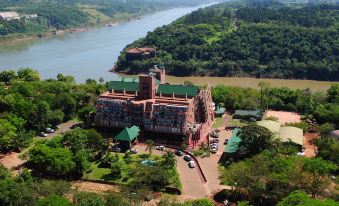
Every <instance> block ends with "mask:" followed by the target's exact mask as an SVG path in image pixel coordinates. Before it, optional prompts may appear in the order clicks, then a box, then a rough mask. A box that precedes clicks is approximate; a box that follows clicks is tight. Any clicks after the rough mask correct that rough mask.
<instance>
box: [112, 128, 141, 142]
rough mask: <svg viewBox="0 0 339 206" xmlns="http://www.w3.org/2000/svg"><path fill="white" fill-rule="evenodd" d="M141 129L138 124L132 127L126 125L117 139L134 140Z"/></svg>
mask: <svg viewBox="0 0 339 206" xmlns="http://www.w3.org/2000/svg"><path fill="white" fill-rule="evenodd" d="M139 132H140V129H139V127H138V126H132V127H131V128H128V127H125V129H123V130H122V131H121V132H120V133H119V134H118V135H117V136H115V139H116V140H119V141H126V142H130V141H133V140H134V139H135V138H137V136H138V135H139Z"/></svg>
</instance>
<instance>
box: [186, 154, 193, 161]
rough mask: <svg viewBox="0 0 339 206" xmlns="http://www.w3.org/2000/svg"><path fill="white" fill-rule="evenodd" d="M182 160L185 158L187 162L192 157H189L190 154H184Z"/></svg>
mask: <svg viewBox="0 0 339 206" xmlns="http://www.w3.org/2000/svg"><path fill="white" fill-rule="evenodd" d="M184 160H186V161H187V162H189V161H191V160H192V158H191V156H189V155H184Z"/></svg>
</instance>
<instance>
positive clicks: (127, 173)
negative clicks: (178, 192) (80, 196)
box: [83, 154, 181, 188]
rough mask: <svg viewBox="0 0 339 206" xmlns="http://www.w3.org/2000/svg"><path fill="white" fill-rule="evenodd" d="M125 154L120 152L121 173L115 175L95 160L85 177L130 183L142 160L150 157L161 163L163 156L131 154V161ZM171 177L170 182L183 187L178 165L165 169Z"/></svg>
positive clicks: (116, 182)
mask: <svg viewBox="0 0 339 206" xmlns="http://www.w3.org/2000/svg"><path fill="white" fill-rule="evenodd" d="M124 156H125V155H124V154H119V163H120V165H121V175H119V176H113V175H112V174H111V169H110V168H105V167H101V166H100V162H95V163H93V164H92V165H91V167H90V169H89V170H88V171H87V172H85V173H84V176H83V177H84V178H85V179H90V180H102V181H107V182H113V183H115V184H128V183H130V182H131V181H133V178H134V171H135V170H136V169H137V168H138V166H139V164H140V162H141V161H143V160H146V159H150V160H154V161H155V162H157V164H161V162H162V161H163V158H162V157H161V156H158V155H151V156H150V157H149V156H148V155H146V154H140V155H139V154H138V155H131V159H130V162H128V161H126V160H125V158H124ZM165 172H166V173H167V176H168V177H169V181H170V184H171V185H172V186H175V187H177V188H181V183H180V179H179V174H178V172H177V170H176V167H173V168H168V169H166V170H165Z"/></svg>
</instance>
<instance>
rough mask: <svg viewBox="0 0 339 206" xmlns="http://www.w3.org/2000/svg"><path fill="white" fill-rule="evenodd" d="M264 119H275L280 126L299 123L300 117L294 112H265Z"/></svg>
mask: <svg viewBox="0 0 339 206" xmlns="http://www.w3.org/2000/svg"><path fill="white" fill-rule="evenodd" d="M266 117H276V118H277V119H278V121H279V123H280V124H282V125H284V124H286V123H297V122H301V115H300V114H298V113H295V112H285V111H273V110H267V113H266Z"/></svg>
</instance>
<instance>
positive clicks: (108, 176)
mask: <svg viewBox="0 0 339 206" xmlns="http://www.w3.org/2000/svg"><path fill="white" fill-rule="evenodd" d="M120 178H121V175H118V176H113V175H112V174H105V175H102V176H101V179H102V180H104V181H115V180H118V179H120Z"/></svg>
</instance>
